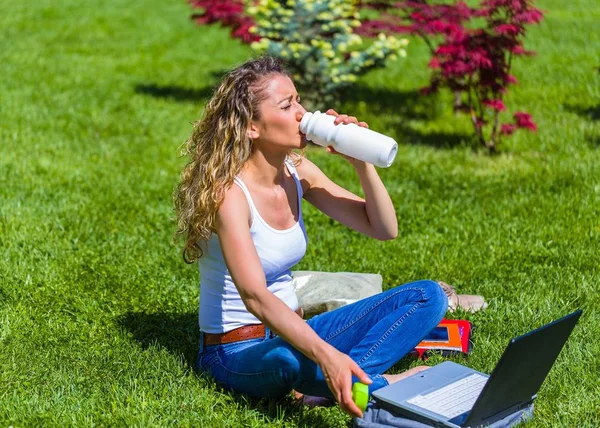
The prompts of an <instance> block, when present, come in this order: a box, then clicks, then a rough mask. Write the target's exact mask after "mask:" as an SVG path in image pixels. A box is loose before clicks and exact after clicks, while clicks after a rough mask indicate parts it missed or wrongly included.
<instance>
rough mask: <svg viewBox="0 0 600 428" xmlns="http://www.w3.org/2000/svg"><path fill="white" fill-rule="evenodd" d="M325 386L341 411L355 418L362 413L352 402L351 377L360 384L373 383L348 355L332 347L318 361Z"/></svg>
mask: <svg viewBox="0 0 600 428" xmlns="http://www.w3.org/2000/svg"><path fill="white" fill-rule="evenodd" d="M318 364H319V366H320V367H321V370H323V375H324V376H325V380H326V381H327V386H329V389H330V390H331V392H332V393H333V396H334V397H335V399H336V400H337V402H338V403H339V405H340V407H341V408H342V410H343V411H344V412H346V413H348V414H350V415H352V416H355V417H357V418H360V417H362V415H363V414H362V412H361V410H360V409H359V408H358V406H357V405H356V403H355V402H354V400H352V375H354V376H356V377H357V378H358V379H359V380H360V381H361V382H362V383H364V384H367V385H370V384H371V383H373V381H372V380H371V379H370V378H369V376H368V375H367V374H366V373H365V372H364V371H363V370H362V369H361V368H360V367H359V366H358V364H356V363H355V362H354V360H352V358H350V357H349V356H348V355H346V354H344V353H342V352H340V351H338V350H337V349H335V348H334V347H331V349H330V350H329V351H328V352H327V354H326V355H323V356H322V357H321V358H320V359H319V361H318Z"/></svg>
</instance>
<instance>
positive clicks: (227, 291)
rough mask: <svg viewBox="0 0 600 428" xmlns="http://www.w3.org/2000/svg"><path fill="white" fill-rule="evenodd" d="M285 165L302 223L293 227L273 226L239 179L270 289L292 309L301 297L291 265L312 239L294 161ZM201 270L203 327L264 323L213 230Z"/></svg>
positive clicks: (224, 328)
mask: <svg viewBox="0 0 600 428" xmlns="http://www.w3.org/2000/svg"><path fill="white" fill-rule="evenodd" d="M285 165H286V167H287V169H288V171H289V172H290V174H291V176H292V177H293V178H294V181H295V182H296V192H297V194H298V222H297V223H296V224H294V225H293V226H292V227H290V228H289V229H285V230H278V229H273V228H272V227H271V226H269V225H268V224H267V222H266V221H265V220H263V218H262V217H261V216H260V214H259V213H258V210H257V209H256V206H255V205H254V202H252V197H251V196H250V192H249V191H248V188H247V187H246V185H245V184H244V182H243V181H242V180H241V179H240V178H239V177H236V178H235V183H236V184H237V185H238V186H240V188H241V189H242V191H243V192H244V194H245V195H246V199H247V200H248V205H249V207H250V216H251V226H250V234H251V235H252V241H253V242H254V245H255V247H256V251H257V253H258V257H259V258H260V262H261V264H262V267H263V270H264V272H265V277H266V280H267V288H268V289H269V290H270V291H271V292H272V293H273V294H275V295H276V296H277V297H279V298H280V299H281V300H282V301H283V302H284V303H285V304H286V305H288V306H289V307H290V308H291V309H292V310H296V309H297V308H298V298H297V297H296V293H295V292H294V288H293V286H292V276H291V268H292V266H294V265H295V264H297V263H298V262H299V261H300V260H301V259H302V257H303V256H304V254H305V252H306V244H307V242H308V238H307V236H306V229H305V228H304V220H303V219H302V185H301V184H300V179H299V177H298V174H297V172H296V168H294V165H293V163H292V161H291V160H289V159H287V160H286V161H285ZM198 265H199V269H200V311H199V323H200V330H202V331H204V332H206V333H225V332H228V331H230V330H233V329H235V328H238V327H241V326H244V325H248V324H260V323H261V321H260V320H259V319H258V318H256V317H255V316H254V315H252V314H251V313H250V312H248V310H247V309H246V307H245V306H244V302H243V301H242V298H241V297H240V294H239V293H238V291H237V289H236V287H235V284H234V283H233V280H232V278H231V275H230V274H229V270H228V269H227V266H226V265H225V260H224V259H223V252H222V251H221V245H220V243H219V238H218V236H217V235H216V234H215V233H213V234H212V237H211V239H210V240H209V241H208V245H207V249H206V252H205V254H204V255H203V256H202V258H201V259H200V261H199V262H198Z"/></svg>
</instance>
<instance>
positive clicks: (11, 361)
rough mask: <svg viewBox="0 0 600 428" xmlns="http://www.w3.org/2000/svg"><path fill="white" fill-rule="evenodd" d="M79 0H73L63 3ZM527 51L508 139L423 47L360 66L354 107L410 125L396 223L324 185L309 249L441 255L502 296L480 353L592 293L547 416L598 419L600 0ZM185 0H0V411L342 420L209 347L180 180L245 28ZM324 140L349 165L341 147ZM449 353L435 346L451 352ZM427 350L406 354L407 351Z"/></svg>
mask: <svg viewBox="0 0 600 428" xmlns="http://www.w3.org/2000/svg"><path fill="white" fill-rule="evenodd" d="M58 4H60V6H58ZM539 6H540V7H541V8H543V9H544V10H546V11H547V15H546V19H545V20H544V21H543V23H542V24H541V25H540V26H537V27H535V28H533V29H532V30H531V31H530V36H529V37H528V42H527V47H528V48H530V49H534V50H537V51H538V56H537V57H533V58H525V59H519V60H518V61H517V63H516V64H515V70H514V71H515V73H514V74H515V75H516V76H517V78H518V79H519V81H520V84H519V86H517V87H515V88H513V89H511V90H510V92H509V95H508V99H507V105H508V107H509V110H510V111H511V112H514V111H517V110H525V111H529V112H530V113H531V114H532V115H533V118H534V120H535V121H536V122H537V124H538V126H539V131H538V132H537V133H535V134H532V133H526V132H522V133H518V134H516V135H515V136H514V137H512V138H511V139H509V140H506V141H505V142H504V143H503V144H502V145H501V146H500V154H499V155H498V156H494V157H489V156H488V155H487V154H486V153H485V152H483V151H481V150H478V149H476V150H474V149H473V148H472V146H471V143H470V142H469V135H470V132H471V130H470V127H469V123H468V121H467V120H466V119H465V118H462V117H455V116H454V115H453V114H452V112H451V110H450V108H449V105H448V104H447V103H445V100H446V99H447V97H445V96H442V97H441V98H439V99H437V100H424V99H422V98H420V97H418V95H417V92H416V91H417V89H418V88H419V87H421V86H424V85H425V84H426V82H427V72H426V69H425V64H426V63H427V59H428V58H427V54H426V50H425V48H424V46H423V45H422V44H421V43H419V41H418V40H414V41H413V42H412V43H411V45H410V47H409V51H408V58H407V59H405V60H400V61H398V62H396V63H394V64H392V65H391V66H390V67H389V68H387V69H385V70H378V71H375V72H373V73H371V74H369V75H368V76H366V77H365V78H363V79H361V80H360V81H359V83H358V84H357V86H356V88H354V89H353V90H352V91H351V93H350V94H349V95H348V97H347V98H346V99H345V100H344V101H343V102H342V103H341V105H339V106H334V107H338V108H339V109H340V110H341V111H344V112H348V113H351V114H354V115H357V116H358V117H359V118H360V119H361V120H365V121H367V122H369V124H370V125H371V127H372V128H373V129H376V130H379V131H382V132H385V133H388V134H390V135H392V136H394V137H395V138H396V139H397V140H398V141H399V143H400V150H399V154H398V157H397V160H396V162H395V163H394V165H393V166H392V167H391V168H389V169H386V170H380V172H381V175H382V177H383V178H384V181H385V182H386V184H387V186H388V189H389V190H390V194H391V195H392V197H393V199H394V201H395V204H396V208H397V212H398V219H399V225H400V236H399V237H398V238H397V239H396V240H394V241H392V242H385V243H382V242H376V241H373V240H369V239H367V238H364V237H361V236H359V235H358V234H356V233H354V232H351V231H348V230H346V229H344V228H343V227H341V226H339V225H335V224H333V223H332V222H331V221H329V220H328V219H326V218H325V217H324V216H322V215H320V214H319V213H317V212H316V211H315V210H314V209H312V208H311V207H309V206H305V219H306V223H307V227H308V233H309V238H310V245H309V249H308V252H307V256H306V257H305V258H304V260H303V261H302V262H301V264H300V265H299V266H298V269H309V270H326V271H346V270H347V271H363V272H379V273H381V274H382V275H383V278H384V286H385V287H390V286H392V285H395V284H398V283H402V282H408V281H410V280H414V279H419V278H436V279H443V280H445V281H446V282H449V283H453V284H455V285H457V286H458V288H459V290H460V291H462V292H468V293H481V294H484V295H485V296H487V297H488V298H489V299H490V300H491V304H490V307H489V309H488V310H487V311H485V312H482V313H478V314H475V315H465V314H462V315H463V316H466V317H468V318H469V319H470V320H472V322H473V323H474V325H475V333H474V341H475V348H474V351H473V353H472V355H471V356H470V357H469V358H468V364H469V365H470V366H472V367H474V368H476V369H479V370H482V371H488V372H489V371H490V370H491V369H492V368H493V367H494V365H495V363H496V361H497V359H498V358H499V356H500V354H501V352H502V350H503V349H504V347H505V346H506V344H507V342H508V340H509V339H510V338H511V337H513V336H514V335H517V334H521V333H524V332H526V331H528V330H530V329H532V328H535V327H538V326H540V325H542V324H543V323H546V322H548V321H551V320H553V319H556V318H558V317H560V316H562V315H564V314H566V313H568V312H569V311H572V310H574V309H576V308H583V309H584V315H583V317H582V319H581V321H580V324H579V325H578V326H577V328H576V329H575V331H574V333H573V335H572V336H571V338H570V340H569V342H568V343H567V346H566V347H565V349H564V350H563V352H562V354H561V355H560V357H559V359H558V361H557V363H556V365H555V367H554V368H553V370H552V372H551V373H550V375H549V377H548V378H547V380H546V382H545V383H544V385H543V387H542V389H541V391H540V393H539V396H538V399H537V401H536V408H535V419H534V420H533V422H531V423H530V424H529V425H530V426H585V425H587V426H593V425H596V424H597V422H598V420H599V419H600V384H599V382H598V373H600V357H599V355H600V344H599V342H598V337H599V336H600V319H599V315H600V314H599V310H600V297H599V294H598V289H599V285H600V267H599V265H600V263H599V262H600V121H599V119H600V74H599V73H598V71H597V68H598V67H599V66H600V32H598V22H599V21H600V6H598V4H597V2H596V1H595V0H585V1H584V0H580V1H572V2H562V1H558V0H545V1H543V2H539ZM189 13H190V8H189V7H188V6H187V4H186V3H185V1H183V0H178V1H171V2H165V1H158V0H145V1H142V0H128V1H121V2H118V1H112V2H92V1H89V0H88V1H82V0H78V1H75V0H64V1H61V2H56V1H51V0H40V1H36V2H33V1H24V2H2V3H0V29H1V31H0V72H1V73H0V425H2V426H9V425H13V426H15V427H19V426H38V425H47V426H55V425H85V426H89V425H104V426H131V425H134V426H148V425H184V426H190V425H193V426H215V427H220V426H224V425H227V426H264V425H273V426H297V425H300V426H307V427H337V426H340V425H341V426H345V425H347V424H348V423H349V422H350V418H349V417H347V416H345V415H344V414H343V413H342V412H341V411H340V410H339V409H338V408H329V409H324V408H320V409H314V410H304V411H301V410H298V409H297V408H295V407H293V406H292V405H291V400H290V399H285V400H282V401H280V402H269V401H266V400H263V401H255V400H249V399H247V398H245V397H243V396H239V395H236V394H231V393H228V392H224V391H221V390H219V389H218V388H216V386H215V385H214V383H213V382H212V381H211V380H209V379H207V378H204V377H202V376H198V375H197V374H195V373H194V372H193V370H192V365H193V359H194V355H195V352H196V345H197V340H198V331H197V322H196V319H197V305H198V272H197V268H196V267H195V266H189V265H186V264H185V263H183V261H182V259H181V257H180V252H179V249H178V248H176V247H174V246H173V245H172V244H171V241H170V240H171V236H172V233H173V230H174V223H173V210H172V203H171V192H172V190H173V188H174V186H175V185H176V183H177V180H178V174H179V171H180V169H181V166H182V162H183V160H182V159H181V158H179V157H178V153H179V150H180V145H181V144H182V143H183V141H184V140H185V139H186V137H187V136H188V134H189V133H190V130H191V126H190V122H191V121H194V120H196V119H197V118H198V117H199V115H200V112H201V110H202V107H203V104H204V103H205V102H206V100H207V98H208V97H209V96H210V92H211V88H212V86H213V85H214V84H215V83H216V82H217V80H218V76H219V75H220V74H221V73H222V72H223V71H224V70H227V69H229V68H231V67H232V66H233V65H235V64H238V63H240V62H241V61H243V60H245V59H246V58H247V57H248V56H249V54H250V51H249V49H248V48H247V47H246V46H243V45H241V44H239V43H238V42H237V41H233V40H231V39H230V38H229V36H228V33H227V31H225V30H222V29H219V28H217V27H208V28H207V27H197V26H195V25H194V24H192V23H191V22H190V21H189V19H188V16H189ZM308 156H309V157H310V158H311V159H313V160H314V161H315V162H316V163H317V164H319V165H320V166H321V167H322V168H323V169H324V170H325V171H326V172H327V173H329V174H330V175H331V176H333V177H334V178H335V179H336V180H338V181H339V182H341V183H344V184H345V185H346V186H349V187H350V188H352V189H357V186H358V183H357V180H356V179H355V177H354V176H353V174H352V171H351V168H350V167H348V166H347V165H345V164H344V163H343V162H342V161H341V159H339V158H338V157H333V156H331V157H330V156H328V155H326V154H325V153H323V151H319V150H316V149H313V150H309V152H308ZM440 360H441V359H440V358H437V357H436V358H434V359H433V362H438V361H440ZM413 364H416V362H415V361H413V360H410V361H409V360H406V361H402V362H401V363H400V364H399V365H398V367H396V369H397V370H401V369H403V368H406V367H408V366H409V365H413Z"/></svg>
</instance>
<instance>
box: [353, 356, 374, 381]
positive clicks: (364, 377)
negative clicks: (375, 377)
mask: <svg viewBox="0 0 600 428" xmlns="http://www.w3.org/2000/svg"><path fill="white" fill-rule="evenodd" d="M351 361H352V365H351V366H350V370H352V374H353V375H354V376H356V377H357V378H358V380H359V381H361V382H362V383H364V384H365V385H371V384H372V383H373V381H372V380H371V378H370V377H369V375H368V374H366V373H365V372H364V370H363V369H361V368H360V366H359V365H358V364H356V362H354V360H351Z"/></svg>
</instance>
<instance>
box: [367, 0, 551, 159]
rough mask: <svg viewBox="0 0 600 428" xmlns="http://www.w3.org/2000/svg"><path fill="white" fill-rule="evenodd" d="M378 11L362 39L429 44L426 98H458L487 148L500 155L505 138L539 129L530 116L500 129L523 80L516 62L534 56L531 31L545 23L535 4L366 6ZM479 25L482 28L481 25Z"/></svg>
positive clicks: (512, 0)
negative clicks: (416, 39)
mask: <svg viewBox="0 0 600 428" xmlns="http://www.w3.org/2000/svg"><path fill="white" fill-rule="evenodd" d="M361 6H362V7H364V8H371V9H376V10H378V11H379V13H380V16H379V18H378V19H376V20H368V21H363V25H362V26H361V28H359V29H358V31H357V32H358V33H359V34H363V35H367V36H370V35H373V34H376V33H379V32H382V31H384V32H392V33H405V34H406V33H408V34H414V35H418V36H420V37H422V38H423V40H425V42H426V44H427V46H428V47H429V49H430V50H431V54H432V58H431V61H430V62H429V67H430V68H431V69H432V70H433V72H432V75H431V79H430V83H429V86H428V87H426V88H423V90H422V92H423V93H425V94H428V93H433V92H436V91H437V90H438V89H440V88H442V87H446V88H449V89H450V90H451V91H453V92H454V94H455V105H454V107H455V109H456V110H459V111H464V112H466V113H468V114H469V115H470V117H471V122H472V123H473V127H474V130H475V134H476V135H477V138H478V140H479V141H480V143H481V144H483V145H484V146H485V147H487V148H488V149H489V150H490V151H491V152H494V151H495V150H496V146H497V144H498V143H499V142H500V139H501V136H502V135H511V134H512V133H514V132H515V131H516V130H517V129H519V128H522V129H529V130H531V131H535V130H536V129H537V127H536V124H535V123H534V122H533V120H532V118H531V116H530V115H529V114H527V113H524V112H517V113H515V114H514V116H513V119H514V121H513V122H512V123H503V124H500V120H499V116H500V112H502V111H505V110H506V105H505V104H504V100H503V98H504V94H505V92H506V90H507V88H508V86H509V85H511V84H516V83H517V79H516V78H515V77H514V76H513V75H511V74H510V69H511V65H512V61H513V58H514V57H515V56H522V55H533V54H534V52H532V51H528V50H526V49H525V48H524V47H523V39H524V36H525V27H526V26H527V25H529V24H536V23H538V22H540V21H541V20H542V17H543V14H542V11H540V10H539V9H537V8H535V7H534V6H533V1H532V0H482V2H481V4H480V5H479V7H469V6H468V5H467V4H465V3H464V2H462V1H458V2H455V3H453V4H447V3H446V4H441V3H432V2H428V3H426V2H424V1H415V0H412V1H401V2H395V1H387V0H381V1H368V0H365V1H362V2H361ZM476 22H480V23H482V25H476V24H475V23H476Z"/></svg>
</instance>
